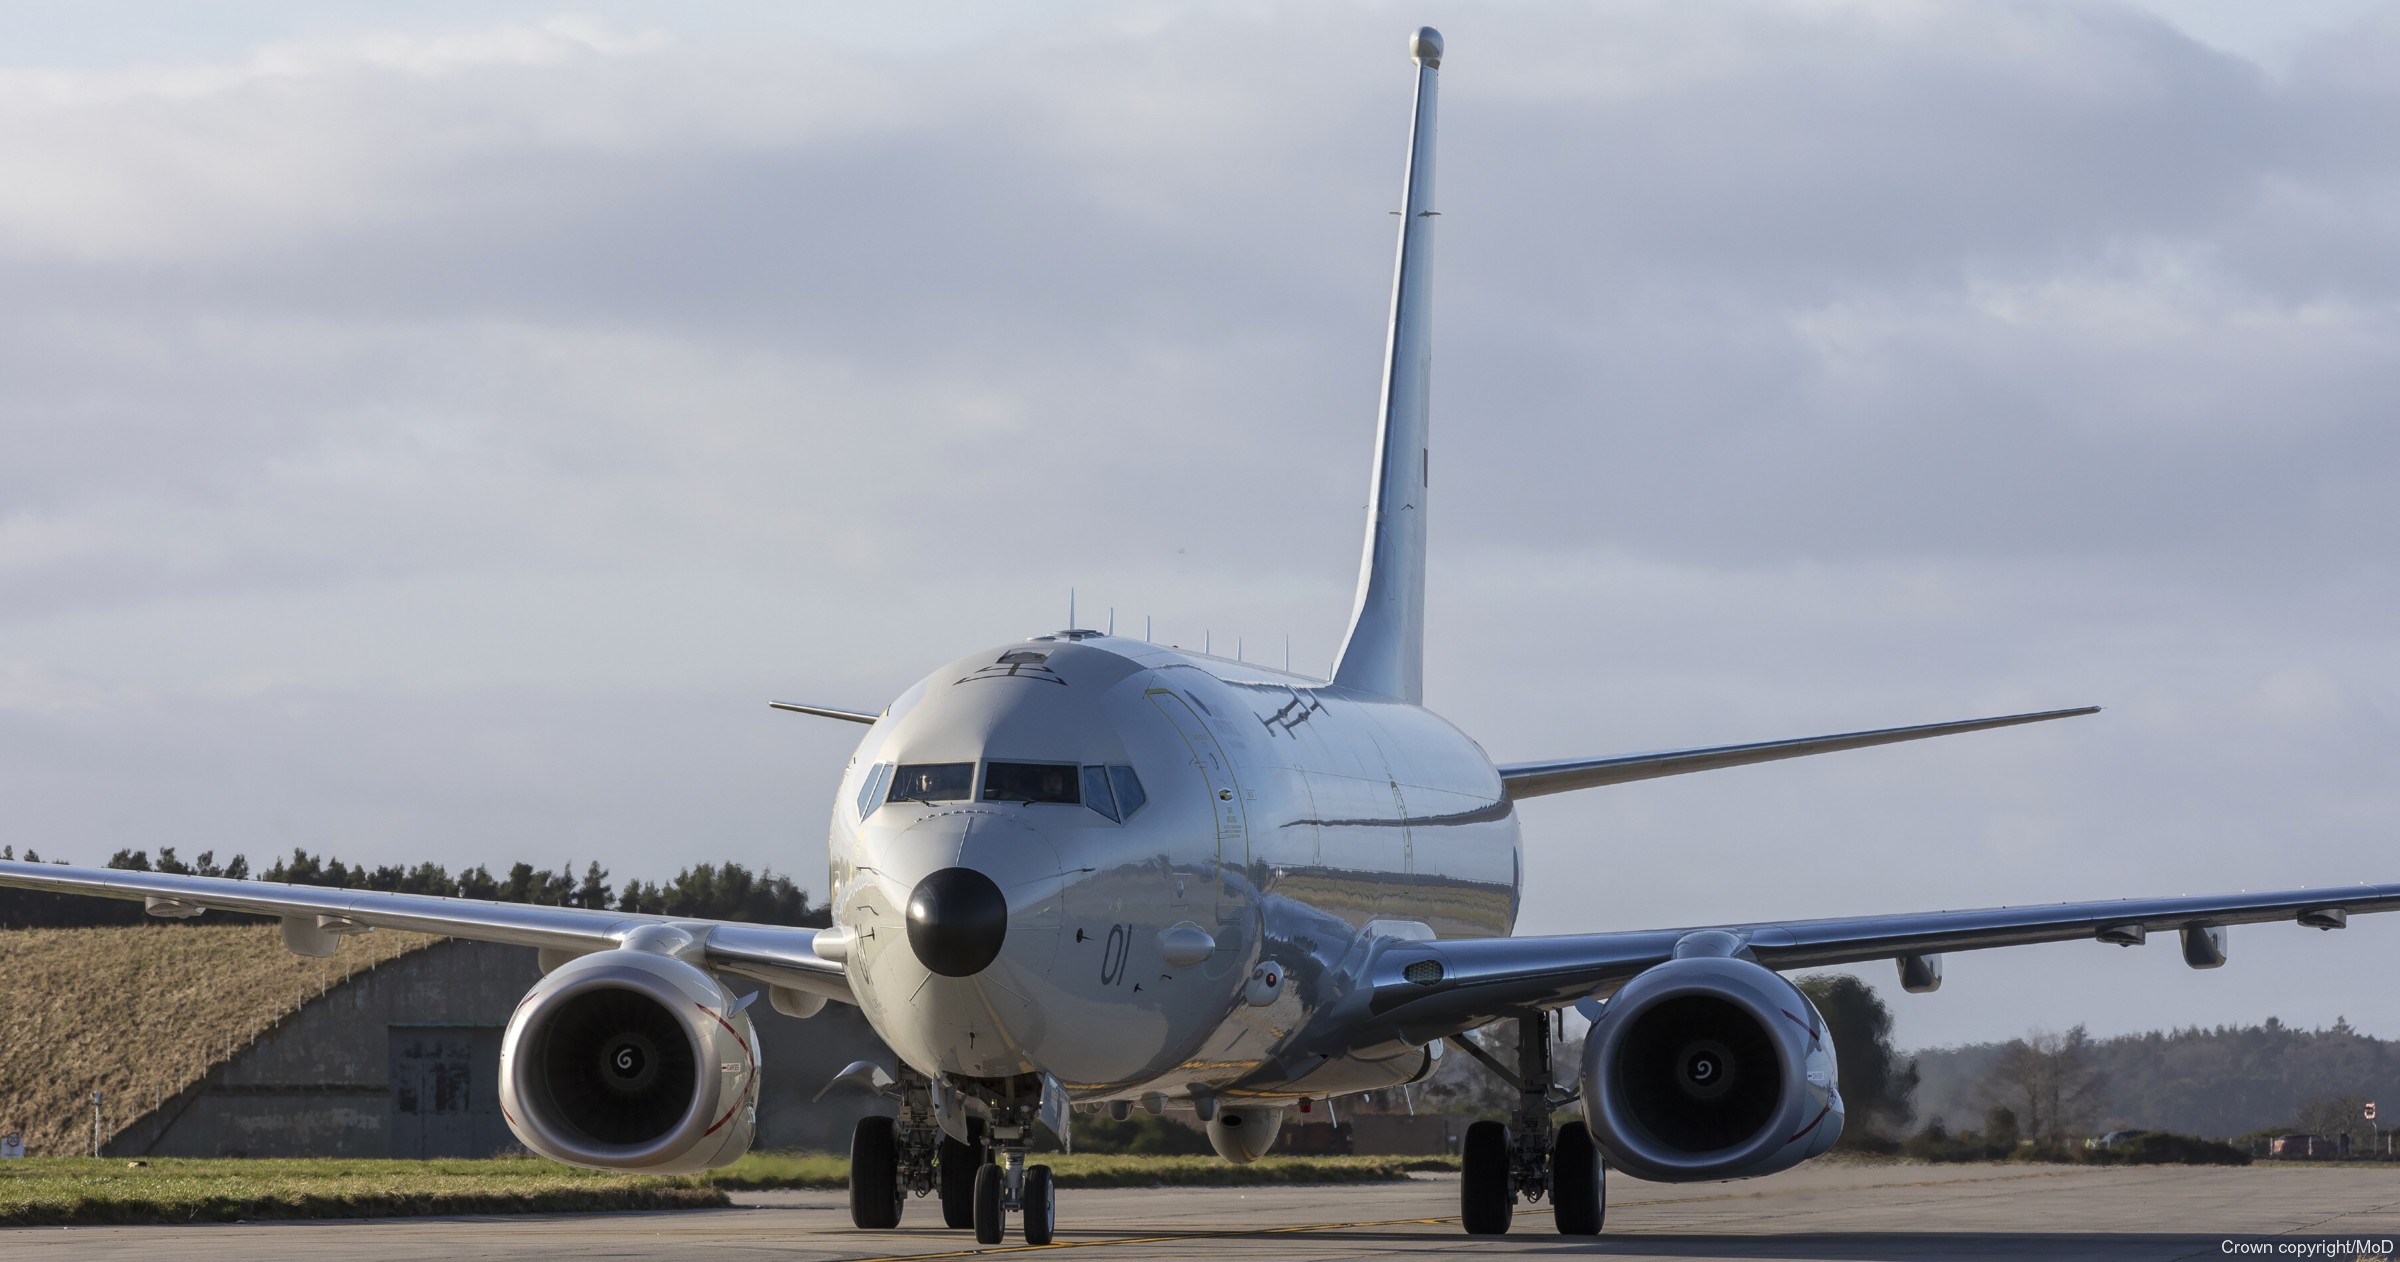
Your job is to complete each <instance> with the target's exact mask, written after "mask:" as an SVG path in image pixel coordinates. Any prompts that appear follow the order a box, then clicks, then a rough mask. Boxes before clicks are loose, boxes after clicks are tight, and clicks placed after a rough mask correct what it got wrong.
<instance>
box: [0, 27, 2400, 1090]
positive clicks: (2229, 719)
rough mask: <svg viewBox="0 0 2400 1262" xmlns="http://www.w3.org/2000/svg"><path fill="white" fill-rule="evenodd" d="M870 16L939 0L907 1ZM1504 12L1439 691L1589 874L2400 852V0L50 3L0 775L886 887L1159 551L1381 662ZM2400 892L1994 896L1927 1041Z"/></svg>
mask: <svg viewBox="0 0 2400 1262" xmlns="http://www.w3.org/2000/svg"><path fill="white" fill-rule="evenodd" d="M853 10H863V11H855V12H854V11H853ZM1419 23H1431V24H1433V25H1436V26H1438V27H1440V28H1441V29H1442V30H1443V32H1444V35H1445V37H1446V39H1447V41H1448V52H1447V57H1446V61H1445V65H1444V69H1443V84H1442V119H1441V146H1442V149H1441V155H1440V167H1439V170H1440V187H1439V204H1440V205H1441V206H1442V209H1443V216H1444V217H1443V219H1442V221H1441V227H1440V239H1439V245H1438V252H1437V258H1436V263H1435V269H1434V272H1433V277H1434V279H1433V286H1434V300H1435V304H1436V316H1435V329H1436V331H1435V360H1434V362H1435V370H1434V402H1433V411H1434V418H1435V419H1434V455H1433V464H1432V468H1433V498H1432V501H1431V505H1430V510H1431V530H1432V538H1433V545H1432V547H1433V553H1432V580H1431V584H1432V592H1433V608H1432V610H1431V613H1430V632H1429V650H1428V652H1429V658H1428V663H1427V668H1426V677H1427V691H1428V701H1429V703H1430V704H1431V705H1432V706H1433V707H1434V708H1435V709H1437V710H1439V711H1440V712H1442V713H1443V714H1445V715H1447V716H1448V717H1450V718H1451V719H1453V720H1454V721H1456V722H1458V723H1459V724H1460V725H1461V726H1463V727H1465V728H1466V729H1467V730H1468V731H1469V732H1471V733H1473V734H1475V735H1476V736H1477V737H1478V739H1480V740H1481V741H1482V742H1483V744H1484V745H1485V746H1486V747H1487V749H1489V750H1490V752H1491V753H1492V755H1493V756H1494V757H1495V758H1497V759H1499V760H1501V761H1509V760H1515V759H1532V758H1545V757H1564V756H1570V755H1578V754H1602V753H1613V752H1623V751H1628V750H1635V749H1647V748H1659V747H1668V746H1675V745H1684V744H1705V743H1720V742H1730V741H1743V740H1756V739H1769V738H1776V737H1785V736H1797V735H1805V734H1811V733H1817V732H1826V731H1840V730H1847V729H1852V728H1859V727H1873V726H1884V725H1891V724H1901V723H1915V722H1929V721H1936V720H1941V719H1949V718H1963V717H1970V716H1976V715H1983V714H1991V713H2001V712H2008V711H2012V710H2019V709H2033V708H2046V707H2052V706H2069V705H2080V704H2097V705H2101V706H2104V707H2106V708H2105V710H2104V712H2103V713H2102V714H2101V715H2099V716H2097V717H2093V718H2085V719H2076V720H2072V721H2069V722H2064V723H2058V724H2050V725H2043V726H2038V727H2034V728H2021V729H2012V730H2008V731H2003V732H1996V733H1985V734H1978V735H1972V736H1966V737H1960V738H1955V739H1951V740H1944V741H1936V742H1930V743H1926V744H1922V745H1913V746H1908V747H1902V748H1893V749H1883V750H1874V751H1866V752H1860V753H1853V754H1847V755H1838V756H1833V757H1827V758H1819V759H1806V760H1798V761H1793V762H1787V763H1781V764H1776V765H1772V766H1766V767H1758V768H1751V769H1744V770H1736V771H1727V772H1721V773H1716V774H1710V775H1700V776H1690V777H1681V778H1676V779H1671V780H1663V781H1654V782H1648V783H1644V784H1637V785H1628V786H1621V787H1617V788H1612V789H1606V790H1598V791H1592V792H1586V793H1580V794H1569V795H1561V796H1558V797H1552V798H1545V799H1541V800H1538V801H1534V802H1530V803H1528V804H1527V805H1526V806H1525V807H1524V809H1523V812H1522V817H1523V821H1524V824H1525V828H1526V867H1527V871H1528V876H1529V880H1528V890H1527V894H1526V899H1525V907H1524V915H1523V918H1522V921H1521V923H1520V926H1519V931H1520V932H1525V933H1549V932H1565V931H1574V930H1594V929H1606V928H1629V929H1630V928H1644V927H1656V926H1661V925H1676V924H1693V923H1709V922H1729V921H1749V920H1759V919H1769V918H1788V917H1798V916H1818V915H1848V914H1866V913H1874V912H1889V911H1909V910H1923V909H1929V908H1939V907H1960V906H1983V905H1990V904H1997V903H2025V902H2043V901H2054V900H2060V899H2082V898H2099V897H2116V896H2123V895H2136V894H2161V893H2186V892H2191V893H2201V892H2209V891H2216V890H2229V889H2244V888H2266V887H2283V886H2290V885H2311V884H2334V883H2341V882H2349V881H2357V880H2370V879H2372V880H2400V853H2396V851H2395V848H2394V847H2393V846H2392V845H2391V844H2390V838H2391V834H2392V830H2393V825H2394V823H2395V821H2400V787H2395V784H2394V780H2393V776H2392V773H2391V768H2392V767H2393V766H2394V763H2395V755H2396V754H2400V723H2396V718H2400V654H2396V652H2395V650H2396V649H2400V640H2396V634H2395V631H2394V628H2395V627H2396V626H2400V595H2396V593H2395V588H2394V565H2393V561H2392V559H2391V558H2392V548H2391V541H2392V539H2393V537H2394V533H2395V532H2394V524H2393V521H2394V512H2393V509H2392V507H2391V506H2392V505H2393V504H2394V503H2395V502H2396V500H2400V485H2395V483H2396V482H2400V427H2395V425H2394V423H2393V420H2394V418H2393V415H2392V410H2393V404H2392V400H2393V399H2395V398H2396V397H2400V350H2396V349H2395V348H2400V337H2396V335H2400V73H2395V69H2396V68H2400V5H2395V4H2388V3H2386V4H2377V3H2367V2H2364V0H2326V2H2322V3H2294V4H2281V5H2274V6H2264V5H2255V4H2246V3H2243V4H2236V3H2230V2H2226V3H2214V2H2212V3H2173V2H2170V0H2158V2H2157V3H2153V4H2149V5H2125V4H2113V3H2064V2H2062V3H2014V4H2001V3H1954V2H1941V3H1937V2H1933V0H1924V2H1914V0H1854V2H1853V0H1811V2H1808V3H1765V2H1763V0H1729V2H1727V3H1721V4H1711V5H1690V4H1679V3H1671V2H1668V0H1650V2H1622V3H1620V2H1611V3H1602V4H1580V3H1578V4H1563V3H1560V4H1543V3H1510V4H1501V3H1484V4H1477V3H1421V4H1418V5H1414V6H1409V7H1397V6H1393V5H1387V4H1380V3H1355V4H1317V5H1308V6H1287V5H1264V4H1250V5H1242V4H1212V5H1208V6H1200V5H1173V4H1138V5H1106V6H1103V5H1097V4H1065V3H1061V4H1016V5H998V4H995V5H983V4H976V5H967V4H945V5H925V6H877V7H872V8H871V9H869V7H865V6H844V7H836V6H811V5H785V4H775V5H768V4H748V5H735V4H727V5H707V6H700V5H672V6H668V5H654V4H633V3H620V4H603V5H595V6H585V7H581V8H574V9H558V8H550V7H543V6H522V5H512V4H506V3H478V4H473V5H466V4H440V3H435V4H421V5H412V6H407V7H406V8H405V9H403V8H399V7H396V6H395V7H392V8H385V7H381V6H374V5H366V4H355V3H351V4H342V3H335V4H309V5H299V4H286V3H249V4H243V3H235V4H228V5H222V6H206V7H205V8H203V7H200V6H180V5H165V4H123V3H116V4H112V3H85V4H77V5H72V6H69V5H13V6H10V7H9V9H8V10H6V11H5V13H0V50H5V51H0V170H6V171H8V172H9V177H8V178H7V179H6V180H4V181H0V442H5V445H6V451H7V453H8V457H7V458H6V459H5V460H0V802H5V803H6V804H7V808H8V809H7V814H6V824H5V830H4V832H0V841H7V842H10V843H12V844H14V845H15V846H16V847H17V848H18V849H19V850H22V849H24V848H25V847H27V846H32V847H34V848H37V849H39V850H40V851H41V852H42V853H43V855H44V856H45V857H48V858H69V859H73V860H76V861H79V862H99V861H101V860H103V859H105V858H106V857H107V856H108V855H109V854H110V853H111V852H113V851H115V850H116V849H118V848H119V847H124V846H136V847H142V848H155V847H157V846H160V845H172V846H174V847H176V848H177V849H178V851H179V852H180V853H181V854H183V855H184V856H185V857H187V858H188V857H190V856H192V855H194V854H196V853H198V852H200V851H204V850H212V851H214V852H216V853H217V854H218V855H219V856H220V857H222V856H224V855H226V854H229V853H233V852H242V853H246V854H247V855H249V856H250V858H251V860H252V862H253V863H254V864H257V865H260V866H263V865H264V863H265V861H267V860H268V859H269V858H270V857H271V856H274V855H277V854H281V853H285V852H288V851H289V850H290V849H291V848H292V847H294V846H301V847H306V848H308V849H310V850H311V851H315V852H319V853H328V852H329V853H331V854H334V855H338V856H340V857H342V858H344V859H347V860H350V861H352V862H367V863H391V862H412V863H413V862H416V861H420V860H428V859H430V860H434V861H438V862H441V863H444V864H446V865H448V866H451V867H462V866H466V865H470V864H474V863H491V864H495V865H501V864H505V863H507V862H510V861H514V860H517V859H525V860H529V861H532V862H535V863H538V864H542V865H545V866H553V867H554V866H556V865H558V864H561V863H574V864H576V865H578V866H580V865H581V864H583V863H585V862H588V861H597V862H600V863H601V864H603V865H604V866H606V867H608V868H609V869H610V870H611V872H612V873H613V874H614V876H615V877H616V878H617V880H619V881H620V882H622V881H623V880H626V879H631V878H637V877H638V878H644V879H655V878H657V877H660V876H665V875H670V874H672V872H673V871H674V870H676V869H677V868H679V867H681V866H683V865H684V864H686V863H689V862H695V861H714V860H723V859H731V860H737V861H741V862H744V863H748V864H751V865H754V866H767V867H772V868H774V869H775V870H777V871H781V872H788V873H790V874H792V875H793V876H794V877H795V878H797V879H798V880H799V881H801V883H802V884H803V885H805V886H807V887H809V888H810V889H812V890H818V891H821V889H822V886H823V881H824V861H825V855H824V832H825V819H826V816H827V813H828V811H829V809H830V800H831V795H832V790H833V786H834V784H835V781H836V779H837V778H838V776H839V773H840V770H841V767H842V765H843V762H844V761H845V759H846V758H847V756H848V751H849V746H850V745H851V744H852V743H853V741H854V739H855V737H856V735H857V733H856V730H855V729H853V728H850V727H848V726H846V725H842V724H838V723H831V722H825V721H820V720H812V719H808V718H804V717H800V716H795V715H789V714H782V713H776V712H772V711H769V710H768V709H767V708H766V707H765V705H764V702H765V701H766V700H767V699H768V698H770V697H776V698H789V699H795V700H803V701H814V702H821V703H826V704H833V705H847V706H856V707H860V708H870V709H871V708H876V707H879V706H880V705H881V704H882V703H883V702H884V701H886V700H888V699H889V698H890V697H892V696H893V695H895V694H897V693H898V692H899V691H900V690H901V689H903V688H904V687H906V686H907V685H908V684H909V683H910V682H911V681H913V680H914V679H915V678H917V677H918V676H919V675H921V674H923V673H924V672H925V671H927V670H930V669H932V668H933V667H935V666H937V665H939V664H940V663H941V662H943V661H946V660H949V659H950V658H953V657H955V656H957V655H958V654H960V653H962V652H966V651H969V650H971V649H974V648H976V647H979V646H982V645H986V644H990V643H995V642H1000V641H1004V640H1008V639H1011V638H1015V637H1019V636H1023V635H1029V634H1036V633H1040V632H1044V631H1047V630H1050V629H1053V628H1056V627H1058V626H1060V625H1061V624H1063V623H1064V621H1065V619H1066V616H1067V604H1068V594H1069V590H1070V588H1072V589H1073V590H1074V591H1075V593H1076V599H1077V600H1078V602H1079V609H1080V612H1081V613H1082V615H1083V616H1082V619H1081V620H1082V621H1083V622H1085V623H1087V624H1089V623H1095V622H1099V621H1101V620H1103V619H1104V618H1106V617H1108V616H1109V614H1108V612H1107V611H1110V610H1113V611H1114V616H1115V618H1116V619H1117V624H1118V627H1119V629H1120V630H1133V631H1137V632H1138V631H1139V630H1140V629H1141V628H1142V627H1143V626H1144V625H1145V620H1148V625H1151V626H1153V627H1154V628H1155V633H1156V635H1157V636H1158V638H1160V639H1162V640H1170V641H1177V642H1182V643H1194V642H1197V641H1199V640H1201V639H1202V638H1203V637H1207V638H1208V639H1210V641H1211V642H1212V643H1214V644H1216V645H1218V646H1220V647H1223V646H1226V645H1229V644H1231V643H1232V642H1234V641H1235V640H1236V639H1237V638H1238V639H1239V640H1240V642H1241V643H1242V644H1243V645H1244V646H1245V649H1246V651H1249V652H1251V653H1252V654H1254V655H1260V656H1265V657H1266V658H1268V659H1269V660H1278V659H1280V657H1281V655H1282V653H1283V646H1284V644H1285V641H1286V638H1287V637H1288V640H1289V644H1290V652H1291V655H1292V660H1293V663H1294V665H1295V666H1297V667H1299V668H1302V669H1310V668H1315V669H1322V668H1323V667H1324V665H1325V664H1326V663H1327V662H1328V661H1329V660H1330V658H1331V657H1332V655H1333V654H1334V652H1335V650H1336V648H1337V646H1338V640H1339V636H1340V633H1341V631H1342V629H1343V625H1344V622H1345V620H1346V616H1347V613H1348V610H1349V602H1350V595H1351V586H1352V584H1353V582H1354V579H1355V574H1356V566H1357V553H1358V536H1359V531H1360V528H1361V522H1362V517H1361V512H1362V502H1363V497H1364V494H1365V485H1366V475H1367V468H1366V464H1367V455H1368V443H1369V441H1370V437H1371V432H1372V427H1373V422H1374V416H1373V411H1374V402H1375V390H1376V380H1377V375H1378V371H1379V368H1380V357H1381V349H1382V337H1383V321H1384V315H1385V310H1384V309H1385V303H1386V302H1387V301H1388V294H1389V285H1390V269H1391V250H1392V241H1391V234H1392V231H1393V229H1392V221H1391V219H1390V218H1389V216H1388V214H1387V212H1388V211H1389V209H1390V208H1391V205H1392V204H1393V202H1394V199H1395V198H1396V196H1397V194H1398V183H1399V174H1400V162H1401V159H1402V157H1403V149H1404V146H1405V140H1406V128H1407V106H1408V92H1409V84H1410V70H1409V67H1408V63H1407V60H1406V52H1405V41H1406V36H1407V33H1408V32H1409V31H1410V30H1411V29H1413V28H1414V27H1415V26H1416V25H1418V24H1419ZM2393 921H2400V917H2375V918H2362V919H2361V920H2360V921H2359V922H2358V923H2356V924H2355V925H2354V926H2353V927H2352V928H2350V929H2349V930H2347V931H2344V932H2342V933H2340V934H2333V935H2320V934H2318V933H2316V932H2313V931H2308V930H2302V929H2300V928H2298V927H2296V926H2280V925H2267V926H2254V927H2240V928H2237V929H2235V931H2234V933H2233V940H2232V952H2231V954H2232V962H2231V963H2230V964H2229V965H2228V966H2227V967H2225V968H2224V969H2222V970H2218V971H2215V972H2193V971H2191V970H2188V969H2185V968H2184V967H2183V965H2182V963H2181V960H2180V957H2179V956H2178V955H2177V953H2176V952H2175V950H2174V948H2173V944H2172V943H2171V942H2163V943H2157V944H2153V945H2152V946H2150V947H2147V948H2143V949H2138V950H2121V949H2118V948H2113V947H2103V946H2100V945H2097V944H2088V943H2077V944H2064V945H2058V946H2050V947H2040V948H2029V949H2024V950H2019V951H2008V952H1986V953H1981V954H1975V955H1959V956H1953V957H1952V958H1951V959H1950V960H1949V961H1948V982H1947V984H1946V985H1945V987H1944V988H1943V989H1942V990H1941V991H1940V992H1939V993H1937V994H1933V995H1926V996H1910V995H1902V994H1899V993H1898V992H1897V988H1896V987H1894V986H1892V985H1890V984H1889V983H1890V980H1891V973H1890V969H1889V968H1888V966H1875V967H1872V968H1864V969H1862V970H1860V971H1861V974H1862V975H1863V976H1865V977H1867V978H1868V979H1869V980H1870V981H1872V982H1875V983H1877V984H1879V986H1881V988H1882V989H1883V990H1884V991H1885V992H1886V993H1887V995H1888V996H1889V997H1890V999H1891V1000H1892V1002H1893V1007H1894V1011H1895V1013H1896V1015H1897V1017H1898V1034H1899V1038H1900V1040H1901V1041H1902V1042H1903V1043H1905V1044H1909V1045H1918V1046H1931V1045H1938V1044H1947V1043H1955V1042H1960V1041H1966V1040H1976V1039H1989V1038H2006V1037H2011V1036H2014V1035H2018V1034H2021V1033H2023V1032H2025V1031H2027V1030H2028V1029H2031V1028H2035V1027H2042V1028H2053V1029H2055V1028H2064V1027H2067V1026H2070V1025H2074V1024H2077V1023H2082V1024H2085V1025H2087V1026H2088V1027H2090V1028H2091V1029H2092V1030H2093V1031H2095V1032H2098V1033H2116V1032H2123V1031H2131V1030H2141V1029H2147V1028H2152V1027H2157V1026H2165V1025H2186V1024H2203V1025H2214V1024H2218V1023H2226V1022H2235V1023H2248V1022H2254V1021H2258V1020H2261V1019H2263V1018H2265V1017H2267V1016H2270V1015H2273V1016H2277V1017H2280V1018H2281V1019H2283V1020H2285V1021H2286V1022H2290V1023H2295V1024H2301V1025H2315V1024H2326V1023H2330V1022H2332V1021H2333V1020H2334V1019H2335V1018H2336V1017H2337V1016H2346V1017H2347V1018H2348V1019H2349V1020H2350V1021H2351V1022H2352V1023H2353V1024H2354V1025H2356V1026H2358V1027H2360V1028H2362V1029H2365V1030H2368V1031H2370V1032H2374V1033H2378V1034H2382V1035H2386V1036H2400V1006H2395V1004H2394V1003H2393V1002H2392V1000H2391V999H2390V998H2389V990H2390V988H2389V986H2388V985H2386V984H2384V982H2385V978H2386V976H2387V969H2388V962H2389V960H2390V959H2391V958H2392V956H2393V953H2394V951H2395V949H2396V948H2400V923H2388V922H2393Z"/></svg>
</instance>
